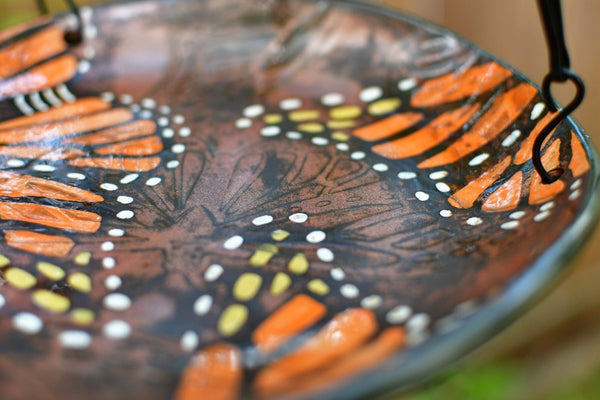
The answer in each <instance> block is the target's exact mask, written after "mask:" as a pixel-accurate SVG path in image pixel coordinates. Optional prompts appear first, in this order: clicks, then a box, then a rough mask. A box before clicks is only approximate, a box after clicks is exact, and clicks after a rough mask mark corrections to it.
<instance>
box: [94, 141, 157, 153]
mask: <svg viewBox="0 0 600 400" xmlns="http://www.w3.org/2000/svg"><path fill="white" fill-rule="evenodd" d="M162 149H163V144H162V140H160V138H159V137H158V136H150V137H147V138H144V139H139V140H131V141H128V142H123V143H117V144H113V145H110V146H105V147H101V148H99V149H96V150H94V151H95V152H96V153H97V154H103V155H107V154H119V155H123V156H149V155H152V154H156V153H158V152H160V151H161V150H162Z"/></svg>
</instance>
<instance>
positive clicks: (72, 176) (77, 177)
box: [67, 172, 85, 181]
mask: <svg viewBox="0 0 600 400" xmlns="http://www.w3.org/2000/svg"><path fill="white" fill-rule="evenodd" d="M67 178H69V179H75V180H77V181H83V180H85V175H84V174H80V173H79V172H69V173H68V174H67Z"/></svg>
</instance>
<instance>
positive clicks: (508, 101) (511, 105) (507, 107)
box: [419, 83, 537, 168]
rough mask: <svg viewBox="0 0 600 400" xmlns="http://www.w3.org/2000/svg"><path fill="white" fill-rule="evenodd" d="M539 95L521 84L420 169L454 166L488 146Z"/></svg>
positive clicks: (420, 165) (499, 98)
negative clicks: (446, 165)
mask: <svg viewBox="0 0 600 400" xmlns="http://www.w3.org/2000/svg"><path fill="white" fill-rule="evenodd" d="M536 93H537V89H536V88H535V87H533V86H532V85H529V84H527V83H522V84H520V85H518V86H517V87H515V88H513V89H511V90H509V91H508V92H506V93H503V94H502V95H500V96H499V97H498V98H497V99H496V100H495V101H494V102H493V103H492V106H491V107H490V109H489V110H488V111H487V112H486V113H485V114H484V115H483V116H482V117H481V118H480V119H479V120H478V121H477V122H476V123H475V125H473V127H472V128H471V129H470V130H469V131H468V132H466V133H465V134H464V135H462V136H461V137H460V138H459V139H458V140H456V141H455V142H454V143H452V144H451V145H450V146H448V148H446V150H444V151H442V152H440V153H438V154H436V155H435V156H433V157H431V158H429V159H427V160H425V161H423V162H422V163H420V164H419V168H433V167H438V166H440V165H445V164H450V163H453V162H455V161H458V160H460V159H461V158H463V157H465V156H466V155H468V154H471V153H472V152H474V151H475V150H477V149H479V148H480V147H481V146H483V145H485V144H487V143H488V142H489V141H490V140H492V139H494V138H495V137H496V136H498V135H499V134H500V133H502V131H503V130H504V129H506V128H507V127H508V126H509V125H510V124H511V123H512V122H513V121H514V120H515V119H516V118H517V117H518V116H519V115H520V114H521V113H522V112H523V110H524V109H525V108H526V107H527V105H528V104H529V103H530V102H531V100H533V98H534V97H535V95H536Z"/></svg>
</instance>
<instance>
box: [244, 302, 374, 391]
mask: <svg viewBox="0 0 600 400" xmlns="http://www.w3.org/2000/svg"><path fill="white" fill-rule="evenodd" d="M376 331H377V320H376V319H375V316H374V314H373V313H372V312H371V311H369V310H365V309H361V308H354V309H350V310H347V311H344V312H342V313H340V314H338V315H336V316H335V317H334V318H333V319H332V320H331V321H330V322H329V323H328V324H327V325H326V326H325V327H324V328H323V329H321V330H320V331H319V332H318V333H317V334H316V335H315V336H314V337H312V338H311V339H309V340H308V341H307V342H306V343H305V344H304V345H303V346H302V347H300V348H299V349H298V350H297V351H295V352H293V353H291V354H290V355H288V356H285V357H283V358H281V359H279V360H277V361H275V362H273V363H272V364H271V365H269V366H267V367H265V369H263V370H262V371H261V372H260V373H259V374H258V375H257V376H256V379H255V381H254V389H255V390H256V392H257V393H258V394H259V395H260V396H264V397H268V396H272V395H275V394H277V393H279V390H280V389H281V388H282V387H287V386H289V385H292V384H294V382H295V379H296V378H297V377H298V376H301V375H303V374H306V373H309V372H314V371H316V370H318V369H320V368H323V367H326V366H328V365H331V363H333V362H335V361H336V360H339V359H340V358H341V357H343V356H346V355H348V354H350V353H352V352H353V351H354V350H356V349H357V348H359V347H360V346H361V345H363V344H364V343H365V342H366V341H367V340H369V338H371V337H372V336H373V335H374V334H375V332H376Z"/></svg>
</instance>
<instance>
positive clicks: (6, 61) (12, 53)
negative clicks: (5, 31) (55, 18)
mask: <svg viewBox="0 0 600 400" xmlns="http://www.w3.org/2000/svg"><path fill="white" fill-rule="evenodd" d="M66 49H67V43H66V42H65V40H64V32H63V31H62V30H61V29H60V28H58V27H57V26H50V27H48V28H46V29H43V30H41V31H39V32H37V33H35V34H33V35H31V36H28V37H26V38H23V39H22V40H19V41H18V42H15V43H13V44H11V45H9V46H8V47H5V48H4V49H0V79H6V78H8V77H10V76H12V75H15V74H17V73H18V72H20V71H22V70H24V69H26V68H29V67H31V66H33V65H35V64H37V63H39V62H40V61H43V60H45V59H48V58H50V57H53V56H55V55H57V54H60V53H62V52H63V51H65V50H66Z"/></svg>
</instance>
